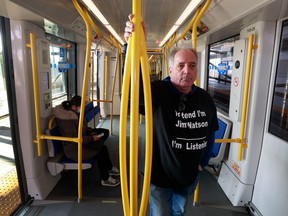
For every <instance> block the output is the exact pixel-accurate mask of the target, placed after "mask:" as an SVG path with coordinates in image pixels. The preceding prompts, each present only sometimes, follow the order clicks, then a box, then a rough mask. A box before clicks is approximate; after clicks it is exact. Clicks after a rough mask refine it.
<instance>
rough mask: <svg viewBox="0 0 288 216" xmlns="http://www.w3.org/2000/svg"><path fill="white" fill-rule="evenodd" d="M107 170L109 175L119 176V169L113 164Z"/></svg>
mask: <svg viewBox="0 0 288 216" xmlns="http://www.w3.org/2000/svg"><path fill="white" fill-rule="evenodd" d="M108 172H109V175H111V176H119V175H120V171H119V170H118V169H117V167H115V166H113V167H112V169H111V170H110V171H108Z"/></svg>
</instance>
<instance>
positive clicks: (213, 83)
mask: <svg viewBox="0 0 288 216" xmlns="http://www.w3.org/2000/svg"><path fill="white" fill-rule="evenodd" d="M236 40H239V36H235V37H231V38H228V39H226V40H223V41H220V42H217V43H214V44H210V45H209V54H208V64H209V65H208V71H209V72H208V79H207V82H208V83H207V87H208V88H207V91H208V93H209V94H210V95H211V96H212V98H213V100H214V103H215V105H216V107H217V108H218V109H220V110H222V111H224V112H225V113H227V114H228V113H229V103H230V90H231V76H232V71H233V49H234V43H235V41H236Z"/></svg>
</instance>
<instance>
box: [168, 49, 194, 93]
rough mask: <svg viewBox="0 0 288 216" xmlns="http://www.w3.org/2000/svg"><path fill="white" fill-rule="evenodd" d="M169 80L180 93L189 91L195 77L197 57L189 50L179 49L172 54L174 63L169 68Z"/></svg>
mask: <svg viewBox="0 0 288 216" xmlns="http://www.w3.org/2000/svg"><path fill="white" fill-rule="evenodd" d="M169 72H170V78H171V82H172V83H173V84H174V86H175V87H176V88H177V89H178V90H179V91H181V92H182V93H186V94H187V93H189V92H190V90H191V86H192V84H193V83H194V82H195V80H196V77H197V59H196V56H195V54H194V53H193V52H192V51H190V50H180V51H178V52H177V53H176V54H175V56H174V65H173V67H170V68H169Z"/></svg>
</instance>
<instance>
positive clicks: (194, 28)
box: [192, 0, 211, 49]
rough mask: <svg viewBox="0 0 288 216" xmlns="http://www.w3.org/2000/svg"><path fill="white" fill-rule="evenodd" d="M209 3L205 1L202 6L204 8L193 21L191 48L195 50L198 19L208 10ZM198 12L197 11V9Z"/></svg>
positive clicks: (208, 0)
mask: <svg viewBox="0 0 288 216" xmlns="http://www.w3.org/2000/svg"><path fill="white" fill-rule="evenodd" d="M210 3H211V0H207V1H206V2H205V4H204V6H203V7H202V8H201V10H200V12H197V13H196V14H195V15H196V18H195V21H194V23H193V28H192V48H193V49H196V48H197V26H198V24H199V22H200V19H201V18H202V16H203V14H204V13H205V12H206V10H207V9H208V7H209V5H210ZM197 11H198V9H197Z"/></svg>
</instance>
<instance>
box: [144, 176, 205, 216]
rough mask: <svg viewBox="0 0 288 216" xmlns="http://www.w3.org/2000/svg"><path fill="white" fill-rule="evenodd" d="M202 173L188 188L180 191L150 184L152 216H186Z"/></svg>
mask: <svg viewBox="0 0 288 216" xmlns="http://www.w3.org/2000/svg"><path fill="white" fill-rule="evenodd" d="M199 178H200V173H199V174H198V176H197V178H196V180H195V181H194V182H193V183H192V184H191V185H190V186H188V187H185V188H180V189H177V190H176V189H172V188H162V187H157V186H155V185H153V184H150V194H149V205H150V216H176V215H179V216H180V215H184V213H185V211H186V205H187V202H188V197H189V195H192V194H193V192H194V190H195V188H196V186H197V183H198V180H199Z"/></svg>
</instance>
